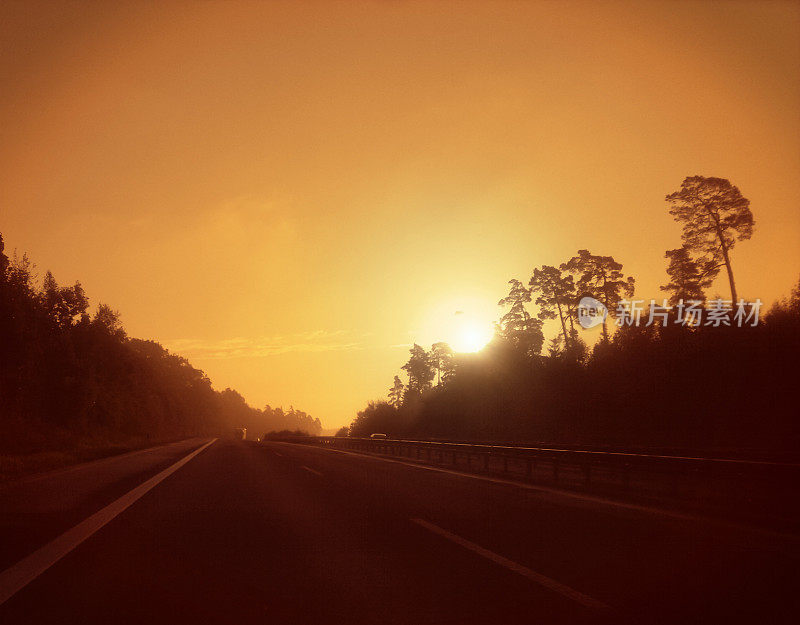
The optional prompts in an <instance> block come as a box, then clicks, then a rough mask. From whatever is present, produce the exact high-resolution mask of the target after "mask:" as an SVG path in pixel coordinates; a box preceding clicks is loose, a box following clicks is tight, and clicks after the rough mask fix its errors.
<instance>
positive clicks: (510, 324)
mask: <svg viewBox="0 0 800 625" xmlns="http://www.w3.org/2000/svg"><path fill="white" fill-rule="evenodd" d="M508 284H509V285H510V288H509V291H508V295H507V296H506V297H504V298H503V299H501V300H500V301H499V302H497V305H498V306H506V307H508V311H507V312H506V313H505V314H504V315H503V316H502V317H501V318H500V321H499V323H498V326H497V329H498V334H499V335H500V337H501V338H503V339H505V340H506V341H508V342H509V343H510V344H511V345H513V346H514V347H515V348H516V349H517V350H518V351H519V352H520V353H522V354H524V355H525V356H528V357H534V356H537V355H538V354H539V353H541V351H542V345H543V344H544V334H543V333H542V325H543V324H542V321H541V319H534V318H533V317H531V316H530V314H529V313H528V311H527V310H526V308H525V304H526V303H527V302H530V301H531V291H530V289H528V288H526V287H525V285H524V284H522V282H520V281H519V280H516V279H512V280H509V281H508Z"/></svg>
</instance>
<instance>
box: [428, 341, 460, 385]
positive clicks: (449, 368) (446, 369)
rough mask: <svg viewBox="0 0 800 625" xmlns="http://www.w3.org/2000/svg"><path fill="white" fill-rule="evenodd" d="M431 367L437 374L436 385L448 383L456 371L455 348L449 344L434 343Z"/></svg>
mask: <svg viewBox="0 0 800 625" xmlns="http://www.w3.org/2000/svg"><path fill="white" fill-rule="evenodd" d="M430 358H431V365H432V366H433V369H434V371H435V372H436V385H437V386H440V385H441V384H443V383H446V382H447V380H449V379H450V377H451V376H452V375H453V372H454V371H455V360H454V359H455V354H454V353H453V348H452V347H450V345H448V344H447V343H442V342H440V343H434V344H433V345H431V353H430Z"/></svg>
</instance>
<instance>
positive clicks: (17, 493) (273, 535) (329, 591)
mask: <svg viewBox="0 0 800 625" xmlns="http://www.w3.org/2000/svg"><path fill="white" fill-rule="evenodd" d="M209 443H210V444H209ZM0 531H2V536H3V540H2V543H1V545H0V570H1V571H3V572H2V573H0V600H3V599H5V601H4V602H2V604H1V605H0V623H3V624H4V625H5V624H11V623H25V624H30V623H120V622H131V623H133V622H136V623H145V622H147V623H153V622H156V623H161V622H164V623H184V622H203V623H208V622H212V623H292V624H295V623H296V624H304V625H312V624H315V623H348V624H351V623H409V624H427V623H430V624H434V623H458V624H461V625H469V624H491V625H500V624H505V623H508V624H511V623H543V624H553V623H681V624H683V623H738V622H750V623H754V622H755V623H779V622H795V619H796V615H797V613H798V608H799V607H800V597H798V592H797V590H798V588H800V586H798V582H799V581H800V575H798V571H800V566H798V565H799V564H800V538H798V537H797V536H793V535H789V534H779V533H774V532H770V531H766V530H760V529H756V528H748V527H743V526H740V525H736V524H732V523H726V522H724V521H719V520H711V519H704V518H701V517H697V516H692V515H683V514H678V513H674V512H670V511H667V510H658V509H654V508H645V507H641V506H634V505H626V504H620V503H616V502H612V501H606V500H603V499H600V498H596V497H589V496H581V495H578V494H574V493H566V492H559V491H556V490H553V489H547V488H538V487H534V486H525V485H522V484H514V483H509V482H506V481H503V480H492V479H489V478H483V477H480V476H468V475H464V474H459V473H458V472H456V471H451V470H447V469H444V468H441V469H437V468H432V467H422V466H417V465H414V464H411V463H406V462H404V461H398V460H393V459H384V458H378V457H373V456H363V455H358V454H354V453H348V452H342V451H337V450H332V449H325V448H316V447H310V446H303V445H291V444H286V443H266V444H263V445H258V444H255V443H250V442H234V441H223V440H217V441H213V442H212V441H208V440H205V441H202V440H193V441H185V442H182V443H176V444H172V445H166V446H161V447H156V448H153V449H151V450H145V451H141V452H135V453H133V454H126V455H125V456H120V457H116V458H108V459H104V460H101V461H96V462H93V463H89V464H88V465H81V466H78V467H74V468H72V469H67V470H64V471H59V472H55V473H53V474H48V475H44V476H40V477H36V478H32V479H29V480H23V481H22V482H20V483H17V484H11V485H8V486H6V487H3V488H2V489H0Z"/></svg>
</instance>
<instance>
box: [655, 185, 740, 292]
mask: <svg viewBox="0 0 800 625" xmlns="http://www.w3.org/2000/svg"><path fill="white" fill-rule="evenodd" d="M666 200H667V202H669V203H670V204H671V207H670V209H669V212H670V214H671V215H672V216H673V217H674V219H675V221H677V222H679V223H682V224H683V234H682V238H683V245H684V247H686V249H687V250H688V251H691V252H694V253H695V254H697V255H698V258H697V259H696V262H697V264H698V267H699V268H700V269H701V271H702V273H703V274H704V275H707V276H709V277H712V276H714V275H716V274H714V271H718V270H719V269H720V268H721V267H723V266H724V267H725V269H726V270H727V272H728V282H729V283H730V287H731V299H732V301H733V302H734V304H735V303H736V302H737V301H738V300H737V296H736V283H735V281H734V279H733V268H732V267H731V257H730V253H731V250H732V249H733V247H734V245H735V244H736V241H744V240H747V239H749V238H750V237H751V236H752V235H753V225H754V223H755V222H754V220H753V213H751V212H750V200H748V199H746V198H745V197H743V196H742V194H741V192H740V191H739V189H738V188H736V187H735V186H733V185H732V184H731V183H730V181H728V180H726V179H725V178H705V177H703V176H689V177H687V178H685V179H684V181H683V183H681V188H680V190H679V191H676V192H675V193H670V194H669V195H667V196H666Z"/></svg>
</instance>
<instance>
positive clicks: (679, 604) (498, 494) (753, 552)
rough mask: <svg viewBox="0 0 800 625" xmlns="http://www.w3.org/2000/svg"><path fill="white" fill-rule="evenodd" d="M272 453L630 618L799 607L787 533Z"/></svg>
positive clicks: (323, 457)
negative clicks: (375, 495) (384, 498)
mask: <svg viewBox="0 0 800 625" xmlns="http://www.w3.org/2000/svg"><path fill="white" fill-rule="evenodd" d="M273 445H276V446H277V445H279V444H278V443H275V444H273ZM280 449H281V450H282V452H283V453H285V454H287V455H290V457H291V459H292V460H294V461H295V462H299V463H303V464H306V465H308V466H312V467H315V468H317V469H318V470H320V471H322V472H324V473H325V475H326V479H327V481H328V482H329V483H330V484H331V488H332V489H335V488H341V489H343V490H347V489H350V490H357V489H359V488H363V489H367V490H373V491H384V492H387V493H391V498H392V501H393V503H394V505H396V506H398V507H400V508H403V509H406V510H412V511H413V512H414V513H413V514H412V515H411V516H415V517H419V518H422V519H426V520H427V521H429V522H431V523H434V524H436V525H437V526H439V527H442V528H444V529H446V530H447V531H449V532H452V533H453V534H455V535H458V536H460V537H463V538H464V539H466V540H469V541H471V542H473V543H476V544H478V545H481V546H482V547H484V548H487V549H490V550H491V551H493V552H495V553H498V554H501V555H503V556H505V557H508V558H510V559H512V560H513V561H515V562H519V563H521V564H522V565H524V566H526V567H529V568H530V569H532V570H534V571H537V572H539V573H542V574H544V575H546V576H547V577H549V578H552V579H554V580H557V581H558V582H560V583H563V584H566V585H568V586H569V587H571V588H575V589H578V590H579V591H581V592H584V593H586V594H588V595H590V596H592V597H595V598H598V599H599V600H602V601H604V602H606V603H608V604H610V605H613V606H615V607H618V608H620V609H622V610H624V611H625V612H626V614H627V615H628V616H627V617H628V618H629V619H630V620H632V621H636V620H641V621H644V622H663V623H674V622H724V621H725V619H727V621H728V622H738V621H739V619H742V618H751V619H753V620H756V621H758V620H763V619H764V618H765V617H767V616H768V617H769V618H768V619H767V620H770V619H772V620H773V621H774V622H780V619H781V618H786V617H787V616H789V621H790V622H791V621H792V620H793V618H794V617H793V616H791V615H793V614H797V610H798V608H800V602H798V597H797V593H796V592H795V589H796V588H797V587H798V582H800V576H799V575H798V570H800V566H799V565H800V548H798V546H799V545H800V541H799V540H798V538H797V537H786V536H782V535H778V534H774V533H772V532H764V531H761V530H758V529H752V530H749V529H747V528H741V527H739V526H736V525H728V524H726V523H718V522H714V521H704V520H702V519H699V518H696V517H691V516H683V515H673V514H672V513H671V512H670V511H666V512H665V513H664V514H659V513H658V511H657V510H655V509H652V508H642V507H638V506H625V505H623V506H617V505H604V504H602V503H599V502H601V501H602V500H598V499H596V498H593V497H589V498H582V497H579V496H574V495H572V494H561V493H559V492H557V491H552V490H548V489H543V490H539V489H527V488H520V487H517V486H514V485H513V484H510V483H506V482H503V481H499V482H497V481H487V480H476V479H474V478H473V477H469V476H461V475H458V474H457V473H449V472H438V471H437V472H434V471H429V470H427V469H424V468H419V467H417V466H415V465H407V464H405V463H400V462H392V461H386V460H384V459H381V458H376V457H372V456H359V455H353V454H341V453H337V452H335V451H333V450H327V449H322V448H316V447H309V446H303V445H289V444H283V445H282V446H281V447H280Z"/></svg>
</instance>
